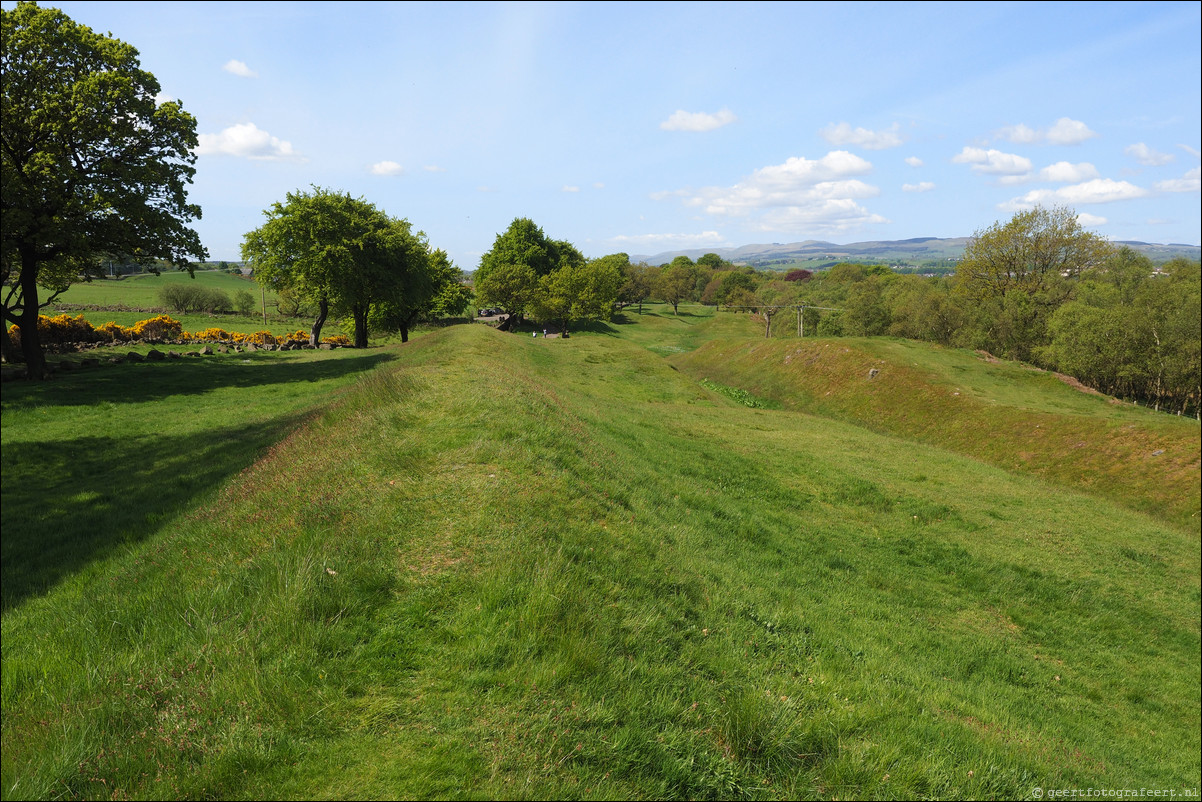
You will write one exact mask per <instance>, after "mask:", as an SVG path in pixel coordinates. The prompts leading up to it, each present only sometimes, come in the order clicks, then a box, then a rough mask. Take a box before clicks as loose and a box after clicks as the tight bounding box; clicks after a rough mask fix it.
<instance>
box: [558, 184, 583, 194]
mask: <svg viewBox="0 0 1202 802" xmlns="http://www.w3.org/2000/svg"><path fill="white" fill-rule="evenodd" d="M562 191H563V192H579V191H580V187H573V186H570V185H568V184H565V185H564V187H563V190H562Z"/></svg>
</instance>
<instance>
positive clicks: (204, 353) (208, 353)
mask: <svg viewBox="0 0 1202 802" xmlns="http://www.w3.org/2000/svg"><path fill="white" fill-rule="evenodd" d="M196 354H197V356H212V355H213V349H212V348H210V347H209V346H207V345H206V346H204V347H203V348H201V349H200V350H199V351H197V352H196Z"/></svg>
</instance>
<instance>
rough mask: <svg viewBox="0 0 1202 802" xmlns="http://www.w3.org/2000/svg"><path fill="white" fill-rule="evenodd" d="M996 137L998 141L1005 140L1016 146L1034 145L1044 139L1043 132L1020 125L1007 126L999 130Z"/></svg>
mask: <svg viewBox="0 0 1202 802" xmlns="http://www.w3.org/2000/svg"><path fill="white" fill-rule="evenodd" d="M996 136H997V138H998V139H1004V140H1006V141H1007V142H1013V143H1014V144H1016V145H1032V144H1034V143H1036V142H1039V141H1041V140H1042V139H1043V132H1041V131H1036V130H1035V129H1034V128H1030V127H1028V126H1026V125H1023V124H1022V123H1019V124H1018V125H1007V126H1006V127H1005V128H1002V129H1001V130H999V131H998V132H997V134H996Z"/></svg>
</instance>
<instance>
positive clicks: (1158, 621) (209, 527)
mask: <svg viewBox="0 0 1202 802" xmlns="http://www.w3.org/2000/svg"><path fill="white" fill-rule="evenodd" d="M72 292H74V289H73V290H72ZM64 300H68V299H64ZM75 302H77V303H78V302H79V301H75ZM126 303H129V302H126ZM131 305H132V304H131ZM782 326H783V327H784V328H787V323H785V324H782ZM874 370H875V371H876V372H875V373H872V375H871V376H870V375H869V374H870V373H871V372H872V371H874ZM2 415H3V418H2V422H3V427H2V436H3V441H2V442H3V449H2V451H0V454H2V461H3V505H2V523H3V531H4V537H3V540H2V541H0V542H2V545H3V559H2V560H0V566H2V570H3V577H2V579H3V582H2V585H0V589H2V601H3V618H2V622H0V623H2V630H3V632H2V639H0V648H2V650H3V660H2V671H3V682H2V685H0V698H2V703H3V724H2V741H0V792H2V794H3V796H4V798H6V799H7V798H13V799H17V798H39V799H40V798H99V797H105V798H147V799H162V798H184V797H204V798H246V799H260V798H327V799H334V798H431V797H435V798H455V799H460V798H471V799H476V798H515V799H549V798H554V799H594V798H597V799H661V798H698V799H699V798H708V799H731V798H739V799H847V798H872V799H914V798H926V799H961V798H973V799H1034V798H1041V797H1042V798H1054V794H1055V793H1056V792H1058V791H1068V790H1071V789H1111V790H1121V789H1149V790H1164V791H1166V792H1167V791H1169V790H1172V791H1173V792H1174V793H1175V794H1176V796H1177V798H1197V797H1198V793H1199V785H1200V773H1202V767H1200V762H1202V760H1200V754H1202V742H1200V737H1199V731H1200V727H1202V721H1200V709H1202V698H1200V688H1202V674H1200V658H1199V653H1200V647H1202V642H1200V641H1202V639H1200V617H1202V593H1200V560H1202V556H1200V554H1202V550H1200V544H1199V517H1198V514H1199V513H1198V508H1199V495H1200V491H1199V473H1200V471H1199V429H1198V424H1197V422H1196V421H1193V420H1189V419H1180V418H1176V417H1172V416H1167V415H1160V414H1157V413H1154V412H1151V411H1149V410H1145V409H1140V408H1136V407H1131V406H1130V405H1119V404H1114V403H1110V401H1109V400H1108V399H1106V398H1103V397H1099V396H1096V395H1091V394H1087V393H1082V392H1080V391H1079V390H1077V389H1074V388H1073V387H1071V386H1069V385H1068V384H1066V383H1065V382H1063V381H1061V380H1059V379H1057V378H1056V377H1055V376H1051V375H1050V374H1046V373H1041V372H1038V371H1033V370H1030V369H1028V368H1026V367H1024V366H1022V365H1016V364H1007V363H996V362H993V361H989V360H986V359H984V358H982V357H980V356H979V355H976V354H973V353H971V352H964V351H952V350H948V349H939V348H936V347H932V346H929V345H924V344H917V343H910V342H904V341H898V340H891V339H858V340H854V339H809V338H807V339H805V340H798V339H796V338H792V339H791V338H787V337H781V338H773V339H769V340H765V339H764V338H763V336H762V329H761V328H760V327H759V326H758V325H757V324H756V323H755V322H754V321H752V320H751V319H750V318H748V317H747V316H746V315H733V314H725V313H724V314H719V315H714V313H713V312H712V310H709V311H702V310H698V309H692V310H685V309H684V308H682V314H681V315H679V316H677V315H673V314H672V313H671V309H670V308H666V307H662V306H648V307H646V309H645V313H644V314H639V313H638V312H637V311H636V310H633V309H627V310H625V312H624V313H623V314H621V315H619V316H618V317H617V318H616V319H615V321H613V322H611V323H609V324H598V325H594V326H592V327H591V328H590V329H588V330H586V331H582V332H580V333H577V334H575V335H573V336H572V337H571V338H569V339H544V338H541V337H538V338H535V337H530V336H529V335H528V334H526V335H521V334H505V333H501V332H498V331H496V330H494V329H492V328H489V327H487V326H482V325H460V326H451V327H447V328H443V329H439V330H436V331H433V332H428V333H423V334H422V335H421V336H420V337H416V338H414V339H413V340H412V341H411V342H409V343H407V344H405V345H387V346H380V347H374V348H370V349H367V350H365V351H354V350H350V349H340V350H336V351H331V352H320V351H318V352H287V353H255V354H223V355H217V356H213V357H205V358H199V357H198V358H192V359H186V360H172V361H166V362H160V363H141V364H128V363H127V364H122V365H115V366H106V367H102V368H96V369H91V370H85V371H76V372H71V373H60V374H58V375H57V376H56V377H55V378H54V379H53V380H52V381H48V382H42V383H37V384H26V383H8V384H6V385H5V387H4V392H3V405H2ZM1079 444H1080V445H1079ZM1156 452H1159V453H1156Z"/></svg>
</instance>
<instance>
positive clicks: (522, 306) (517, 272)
mask: <svg viewBox="0 0 1202 802" xmlns="http://www.w3.org/2000/svg"><path fill="white" fill-rule="evenodd" d="M474 288H475V292H476V300H477V301H478V302H479V303H480V304H483V305H484V306H499V307H500V308H502V309H504V310H505V311H506V312H508V313H509V318H508V320H506V321H505V324H502V328H504V329H509V328H512V327H513V326H514V325H516V324H517V321H519V320H521V319H522V316H523V315H524V314H525V313H526V305H527V304H529V303H530V301H531V299H533V298H534V293H535V291H536V290H537V289H538V274H537V273H535V272H534V268H532V267H530V265H522V264H501V265H493V266H492V267H490V268H489V269H488V270H487V271H486V272H485V273H484V274H483V275H481V274H480V271H479V270H477V271H476V277H475V285H474ZM511 321H512V322H511Z"/></svg>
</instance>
